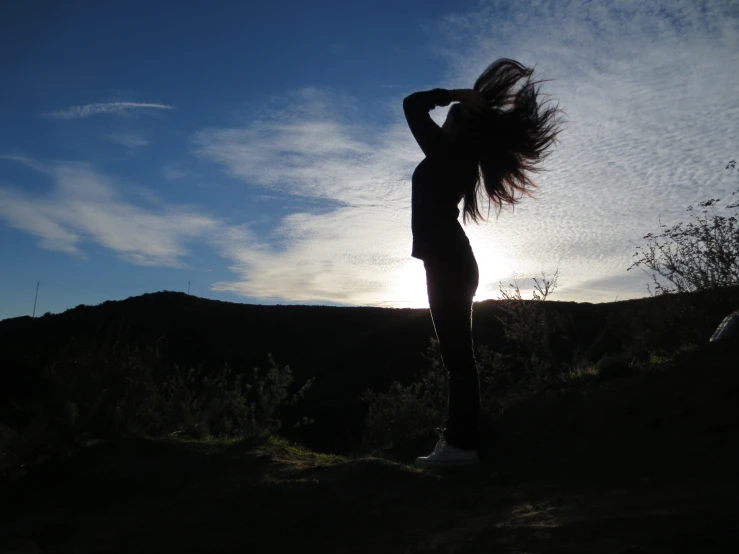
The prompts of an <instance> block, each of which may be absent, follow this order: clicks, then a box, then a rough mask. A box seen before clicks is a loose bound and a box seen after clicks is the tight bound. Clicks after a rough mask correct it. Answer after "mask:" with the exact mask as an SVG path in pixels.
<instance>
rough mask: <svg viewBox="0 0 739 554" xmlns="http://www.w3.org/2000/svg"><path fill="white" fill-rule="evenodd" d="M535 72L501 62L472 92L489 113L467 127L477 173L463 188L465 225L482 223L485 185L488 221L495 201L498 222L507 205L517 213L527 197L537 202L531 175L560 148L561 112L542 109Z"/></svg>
mask: <svg viewBox="0 0 739 554" xmlns="http://www.w3.org/2000/svg"><path fill="white" fill-rule="evenodd" d="M533 72H534V70H533V69H529V68H527V67H525V66H523V65H521V64H520V63H518V62H517V61H514V60H510V59H508V58H501V59H498V60H496V61H494V62H493V63H491V64H490V65H489V66H488V67H487V69H485V71H483V72H482V74H481V75H480V76H479V77H478V78H477V81H475V85H474V86H473V87H472V88H473V89H474V90H476V91H478V92H480V93H481V94H482V95H483V96H484V97H485V100H486V101H487V104H488V107H489V108H490V112H489V113H487V114H484V115H483V116H476V117H475V119H474V121H470V120H467V121H465V123H464V124H463V127H464V132H463V135H464V139H463V140H464V142H465V143H467V148H468V149H469V150H471V152H472V153H474V155H475V157H476V158H477V162H478V168H479V171H478V172H477V179H476V180H475V182H474V183H469V184H467V185H466V186H465V192H464V215H463V216H462V219H463V221H464V223H467V218H470V219H472V221H474V222H475V223H478V218H482V213H481V212H480V210H479V209H478V205H477V196H478V191H480V189H481V187H480V184H481V183H482V185H483V186H484V189H485V191H486V192H487V196H488V215H490V202H491V201H492V202H493V203H495V204H496V211H497V215H498V216H499V215H500V211H501V209H502V206H503V204H504V203H506V204H509V205H510V206H511V208H512V209H515V207H514V206H515V204H517V203H518V202H519V200H520V198H522V197H523V195H526V196H530V197H532V198H533V194H532V191H533V190H534V189H537V188H538V186H537V185H536V184H535V183H534V182H533V181H531V178H530V176H529V174H530V173H538V172H540V171H541V168H540V167H539V163H540V162H541V161H542V160H544V158H546V157H547V156H548V155H549V153H550V152H549V151H548V149H549V147H550V146H551V145H552V144H554V143H556V142H557V134H558V133H559V132H560V128H561V120H560V119H559V118H558V117H557V116H558V114H559V112H560V111H561V110H560V109H559V107H558V106H554V107H552V106H550V105H548V104H549V102H546V103H545V104H541V105H540V103H539V94H540V92H539V87H538V85H539V83H542V82H544V81H532V80H531V76H532V74H533ZM519 84H520V85H521V86H520V88H519V89H518V91H514V88H515V87H516V86H517V85H519ZM517 193H520V195H521V196H520V197H519V198H516V194H517ZM496 217H497V216H496Z"/></svg>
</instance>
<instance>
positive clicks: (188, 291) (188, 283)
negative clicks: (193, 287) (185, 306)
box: [187, 281, 190, 294]
mask: <svg viewBox="0 0 739 554" xmlns="http://www.w3.org/2000/svg"><path fill="white" fill-rule="evenodd" d="M187 294H190V281H188V282H187Z"/></svg>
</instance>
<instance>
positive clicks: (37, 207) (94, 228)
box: [0, 163, 221, 267]
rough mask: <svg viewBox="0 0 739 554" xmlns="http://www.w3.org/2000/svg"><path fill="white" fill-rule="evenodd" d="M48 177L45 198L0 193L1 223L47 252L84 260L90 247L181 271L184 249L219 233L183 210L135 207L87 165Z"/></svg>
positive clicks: (215, 225) (212, 223) (62, 167)
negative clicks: (48, 189) (28, 236)
mask: <svg viewBox="0 0 739 554" xmlns="http://www.w3.org/2000/svg"><path fill="white" fill-rule="evenodd" d="M50 175H51V176H52V181H53V189H52V191H51V192H50V193H47V194H36V195H31V194H28V193H23V192H19V191H18V190H16V188H8V187H5V188H0V219H2V220H4V221H5V223H7V224H8V225H10V226H12V227H15V228H18V229H21V230H23V231H26V232H29V233H31V234H33V235H36V236H37V237H39V239H40V243H39V244H40V246H41V247H43V248H46V249H48V250H54V251H59V252H66V253H69V254H74V255H78V256H85V253H84V246H83V245H84V243H85V242H93V243H97V244H99V245H101V246H104V247H106V248H109V249H111V250H113V251H115V252H117V253H118V255H119V256H120V257H121V258H122V259H124V260H126V261H129V262H131V263H134V264H138V265H158V266H170V267H183V266H184V262H183V258H184V257H185V256H186V255H187V254H188V250H187V248H186V246H185V244H186V243H187V242H188V241H191V240H193V239H196V238H208V239H209V240H210V239H212V238H213V236H214V234H217V233H218V231H219V229H221V223H220V222H219V221H218V220H216V219H215V218H213V217H211V216H209V215H205V214H201V213H197V212H195V211H193V210H192V209H189V208H186V207H181V206H171V207H166V208H163V209H156V210H155V209H147V208H143V207H140V206H137V205H135V204H133V203H132V202H130V201H128V200H126V199H125V198H123V197H122V195H121V194H120V193H119V191H118V187H117V186H116V185H115V183H114V182H113V181H111V180H110V179H109V178H107V177H106V176H105V175H103V174H101V173H99V172H97V171H95V170H94V169H92V168H91V167H90V166H89V165H86V164H70V163H63V164H57V165H55V166H53V168H51V170H50Z"/></svg>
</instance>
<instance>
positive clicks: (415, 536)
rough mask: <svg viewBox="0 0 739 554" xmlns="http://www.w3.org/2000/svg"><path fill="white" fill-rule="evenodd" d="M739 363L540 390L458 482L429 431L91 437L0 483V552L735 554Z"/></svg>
mask: <svg viewBox="0 0 739 554" xmlns="http://www.w3.org/2000/svg"><path fill="white" fill-rule="evenodd" d="M737 359H739V345H738V343H737V341H736V340H734V341H731V342H729V341H721V342H718V343H707V344H703V345H700V346H698V347H697V348H695V349H693V350H691V351H690V352H685V353H683V354H681V355H680V356H678V357H677V358H676V359H674V360H673V361H672V362H670V363H666V364H665V366H664V367H663V368H661V370H660V371H655V372H649V373H645V372H631V371H627V370H623V371H619V372H614V373H612V374H610V375H607V376H602V377H600V378H595V379H592V380H589V381H583V382H580V383H575V384H573V385H572V386H570V387H569V388H567V389H559V390H554V389H552V390H550V391H542V392H540V393H538V394H536V395H534V396H532V397H529V398H527V399H524V400H522V401H520V402H518V403H517V404H515V405H513V406H511V407H509V408H508V409H507V410H506V411H505V413H503V414H502V416H501V417H500V418H499V419H498V420H497V421H496V428H495V430H494V434H493V435H492V437H490V438H489V440H488V442H487V443H486V444H485V448H484V451H483V452H482V455H483V463H482V465H481V466H480V467H479V468H478V469H475V470H472V471H464V472H461V473H459V472H457V473H440V474H434V473H430V472H427V471H422V470H419V469H417V468H415V467H413V466H412V465H410V462H412V459H413V458H414V457H415V456H416V455H418V454H419V453H426V450H427V449H428V448H430V447H431V446H433V438H432V437H429V438H427V439H424V440H422V441H418V443H416V444H413V445H405V446H404V447H403V448H400V449H398V450H397V451H395V452H385V453H383V452H378V453H375V455H374V456H370V457H366V458H353V457H339V456H331V455H324V454H316V453H312V452H310V451H307V450H303V449H300V448H296V447H294V446H291V445H290V444H289V443H287V442H285V441H284V440H282V439H276V438H270V439H266V440H264V439H263V440H252V441H245V442H240V443H232V444H207V443H184V442H161V441H159V442H157V441H145V440H127V441H120V442H115V443H107V444H102V443H101V444H97V445H95V446H91V447H88V448H87V449H85V450H83V451H82V452H80V453H79V454H78V455H77V456H76V457H74V458H71V459H68V460H66V461H65V462H63V463H60V462H57V463H54V462H49V463H47V464H45V465H42V466H41V467H39V468H37V469H35V470H33V471H31V472H30V473H29V474H28V475H26V476H25V477H24V478H23V479H21V480H19V481H17V482H15V483H14V484H13V485H11V486H8V487H6V488H5V490H2V491H0V493H1V494H2V495H3V498H4V500H5V501H4V502H3V504H2V505H3V507H2V520H1V523H0V551H3V550H2V548H3V546H4V547H5V548H6V549H8V550H6V551H10V549H11V548H14V549H25V551H26V552H39V551H41V552H160V551H179V552H242V551H244V550H245V549H247V548H256V549H260V550H261V549H267V548H269V549H270V550H273V551H277V552H290V551H297V550H301V551H322V552H346V551H353V552H377V551H378V549H380V550H381V551H384V552H430V551H433V552H491V551H492V552H546V553H549V552H552V553H553V552H562V553H565V552H567V553H572V552H575V553H579V552H582V553H592V552H599V553H617V552H619V553H621V552H633V553H636V552H639V553H668V552H669V553H674V552H696V553H698V552H700V553H708V552H736V551H738V549H739V527H738V526H737V521H739V495H738V494H737V492H739V491H738V490H737V488H738V487H737V484H738V483H739V472H738V470H737V468H738V467H739V456H738V452H739V448H738V445H739V433H737V431H739V428H738V427H739V417H737V416H738V408H737V406H738V405H739V402H737V400H738V397H739V372H737V369H738V368H737ZM16 551H18V550H16ZM20 551H23V550H20Z"/></svg>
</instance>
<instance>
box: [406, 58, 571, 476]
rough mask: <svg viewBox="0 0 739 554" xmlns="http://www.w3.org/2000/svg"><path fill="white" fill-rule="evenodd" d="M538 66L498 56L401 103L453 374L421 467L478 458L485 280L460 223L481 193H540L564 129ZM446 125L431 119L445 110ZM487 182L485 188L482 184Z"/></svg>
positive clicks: (421, 233) (431, 281)
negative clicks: (442, 419) (477, 331)
mask: <svg viewBox="0 0 739 554" xmlns="http://www.w3.org/2000/svg"><path fill="white" fill-rule="evenodd" d="M532 74H533V70H532V69H528V68H526V67H524V66H523V65H521V64H520V63H518V62H516V61H513V60H509V59H505V58H503V59H499V60H496V61H495V62H493V63H492V64H490V65H489V66H488V67H487V69H485V71H484V72H483V73H482V74H481V75H480V77H479V78H478V79H477V81H475V84H474V87H473V88H472V89H461V90H460V89H456V90H446V89H441V88H437V89H433V90H429V91H422V92H415V93H413V94H411V95H409V96H407V97H406V98H405V99H404V100H403V110H404V112H405V116H406V119H407V121H408V126H409V127H410V130H411V132H412V133H413V136H414V138H415V139H416V142H418V145H419V146H420V147H421V150H423V153H424V154H425V155H426V157H425V158H424V159H423V160H422V161H421V163H420V164H418V167H416V169H415V171H414V172H413V178H412V185H413V194H412V217H411V229H412V232H413V250H412V252H411V256H413V257H414V258H418V259H420V260H422V261H423V265H424V268H425V270H426V289H427V292H428V299H429V308H430V310H431V318H432V322H433V325H434V329H435V330H436V337H437V339H438V340H439V346H440V348H441V357H442V361H443V363H444V366H445V367H446V369H447V371H448V373H449V401H448V417H447V420H446V424H445V428H444V429H441V428H438V429H437V433H438V434H439V437H440V440H439V442H438V443H437V444H436V448H435V449H434V452H433V453H432V454H430V455H429V456H424V457H419V458H418V459H417V460H416V464H418V465H423V466H457V465H471V464H476V463H477V462H478V454H477V431H478V425H479V417H480V380H479V377H478V373H477V366H476V364H475V356H474V351H473V345H472V298H473V297H474V296H475V293H476V291H477V286H478V284H479V273H478V266H477V262H476V260H475V256H474V254H473V252H472V247H471V246H470V242H469V240H468V239H467V236H466V235H465V233H464V231H463V230H462V226H461V225H460V224H459V222H458V221H457V218H458V217H459V209H458V208H457V205H458V204H459V202H460V201H461V200H462V199H464V215H463V221H464V223H465V224H466V223H467V219H468V218H470V219H472V221H474V222H475V223H478V218H482V214H481V213H480V211H479V209H478V206H477V196H478V193H480V194H482V195H483V196H487V197H488V215H489V211H490V201H492V202H494V203H495V204H496V208H497V214H498V215H500V210H501V207H502V205H503V204H504V203H505V204H508V205H511V206H512V207H513V206H514V205H515V204H516V203H518V202H519V199H518V198H516V197H515V195H516V193H520V194H522V195H524V194H525V195H527V196H532V194H531V192H532V189H535V188H537V186H536V185H535V184H534V183H533V182H532V181H531V180H530V178H529V175H528V172H536V171H538V170H539V168H538V166H537V164H538V162H540V161H541V160H543V159H544V158H545V157H546V155H547V154H548V152H547V149H548V147H549V146H550V145H551V144H553V143H554V142H555V141H556V136H557V133H558V132H559V123H560V122H559V120H558V119H557V118H556V115H557V113H558V112H559V110H558V108H554V107H544V106H540V104H539V102H538V94H539V89H538V87H537V85H538V83H539V82H540V81H532V79H531V76H532ZM455 101H458V102H459V104H455V105H453V106H452V107H451V108H450V109H449V113H448V114H447V118H446V121H445V122H444V124H443V126H442V127H441V128H440V127H439V126H438V125H437V124H436V123H434V121H433V120H432V119H431V116H430V115H429V111H430V110H431V109H433V108H434V107H435V106H447V105H448V104H450V103H452V102H455ZM481 185H482V186H481Z"/></svg>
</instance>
